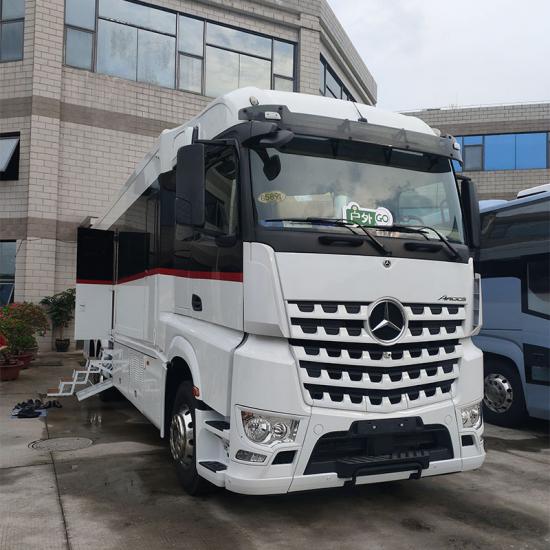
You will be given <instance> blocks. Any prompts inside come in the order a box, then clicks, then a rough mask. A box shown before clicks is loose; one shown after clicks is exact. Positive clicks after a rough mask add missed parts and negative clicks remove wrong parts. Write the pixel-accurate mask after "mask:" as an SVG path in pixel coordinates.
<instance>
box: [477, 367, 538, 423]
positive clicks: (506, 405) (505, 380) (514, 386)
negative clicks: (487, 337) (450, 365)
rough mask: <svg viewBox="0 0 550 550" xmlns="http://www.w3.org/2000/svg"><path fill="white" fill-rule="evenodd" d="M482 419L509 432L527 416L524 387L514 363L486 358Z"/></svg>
mask: <svg viewBox="0 0 550 550" xmlns="http://www.w3.org/2000/svg"><path fill="white" fill-rule="evenodd" d="M484 371H485V383H484V385H485V387H484V397H483V415H484V418H485V420H486V421H487V422H489V423H491V424H496V425H498V426H505V427H507V428H514V427H517V426H520V425H521V424H522V422H523V421H524V420H525V418H526V416H527V410H526V408H525V396H524V395H523V385H522V383H521V379H520V377H519V374H518V371H517V369H516V367H515V365H514V364H513V363H511V362H510V361H508V360H507V359H505V358H504V357H498V356H486V357H485V368H484Z"/></svg>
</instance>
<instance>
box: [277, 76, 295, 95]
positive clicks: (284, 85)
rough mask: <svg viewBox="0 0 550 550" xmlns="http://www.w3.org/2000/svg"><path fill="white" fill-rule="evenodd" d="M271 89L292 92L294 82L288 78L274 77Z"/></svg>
mask: <svg viewBox="0 0 550 550" xmlns="http://www.w3.org/2000/svg"><path fill="white" fill-rule="evenodd" d="M273 88H274V89H275V90H279V91H281V92H293V91H294V81H292V80H289V79H288V78H281V77H280V76H276V77H274V82H273Z"/></svg>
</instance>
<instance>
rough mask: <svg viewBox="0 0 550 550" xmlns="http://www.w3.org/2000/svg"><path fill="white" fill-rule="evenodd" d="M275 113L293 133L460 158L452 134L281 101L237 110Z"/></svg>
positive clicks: (265, 116)
mask: <svg viewBox="0 0 550 550" xmlns="http://www.w3.org/2000/svg"><path fill="white" fill-rule="evenodd" d="M273 113H278V114H279V116H280V121H279V122H278V126H279V127H280V128H282V129H287V130H292V131H293V132H294V133H295V134H301V135H308V136H317V137H329V138H337V139H349V140H355V141H361V142H365V143H373V144H376V145H382V146H387V147H393V148H395V149H402V150H405V151H414V152H419V153H429V154H433V155H438V156H442V157H447V158H449V159H452V160H457V161H460V162H462V156H461V154H460V148H456V147H457V144H456V140H455V139H454V138H453V137H452V136H441V137H439V136H436V135H435V134H434V135H430V134H425V133H423V132H415V131H411V130H406V129H404V128H391V127H389V126H380V125H378V124H370V123H369V122H368V121H366V120H364V119H363V120H361V121H356V120H349V119H345V120H342V119H337V118H332V117H325V116H318V115H308V114H303V113H293V112H291V111H289V109H288V107H286V106H284V105H257V106H253V107H247V108H245V109H241V110H240V111H239V118H240V119H241V120H258V121H266V120H269V121H271V122H272V121H273V118H272V117H273Z"/></svg>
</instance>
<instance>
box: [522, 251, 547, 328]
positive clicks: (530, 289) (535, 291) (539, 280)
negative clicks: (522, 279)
mask: <svg viewBox="0 0 550 550" xmlns="http://www.w3.org/2000/svg"><path fill="white" fill-rule="evenodd" d="M527 310H528V311H530V312H532V313H535V314H539V315H544V316H545V317H549V318H550V258H549V257H548V256H547V255H545V256H543V257H539V258H537V259H530V258H529V259H528V260H527Z"/></svg>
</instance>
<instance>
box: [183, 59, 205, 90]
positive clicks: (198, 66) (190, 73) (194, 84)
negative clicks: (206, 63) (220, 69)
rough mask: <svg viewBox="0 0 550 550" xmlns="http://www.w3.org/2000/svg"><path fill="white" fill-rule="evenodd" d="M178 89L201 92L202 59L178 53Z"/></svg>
mask: <svg viewBox="0 0 550 550" xmlns="http://www.w3.org/2000/svg"><path fill="white" fill-rule="evenodd" d="M179 88H180V90H188V91H190V92H197V93H199V94H200V93H201V90H202V59H198V58H197V57H190V56H188V55H183V54H180V82H179Z"/></svg>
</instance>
